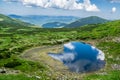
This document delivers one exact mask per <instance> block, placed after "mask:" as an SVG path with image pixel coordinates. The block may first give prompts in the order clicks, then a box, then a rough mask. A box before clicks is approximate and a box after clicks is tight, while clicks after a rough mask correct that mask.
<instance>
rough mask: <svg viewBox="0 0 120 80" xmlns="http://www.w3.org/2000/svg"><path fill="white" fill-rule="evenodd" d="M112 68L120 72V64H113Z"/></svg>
mask: <svg viewBox="0 0 120 80" xmlns="http://www.w3.org/2000/svg"><path fill="white" fill-rule="evenodd" d="M111 66H112V69H114V70H120V64H112V65H111Z"/></svg>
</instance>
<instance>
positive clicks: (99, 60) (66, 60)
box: [48, 42, 105, 73]
mask: <svg viewBox="0 0 120 80" xmlns="http://www.w3.org/2000/svg"><path fill="white" fill-rule="evenodd" d="M48 55H49V56H51V57H52V58H54V59H56V60H59V61H61V62H62V63H63V64H64V65H65V66H67V67H68V68H69V70H70V71H72V72H78V73H83V72H91V71H97V70H99V69H101V68H103V67H104V66H105V61H104V59H105V56H104V53H103V52H102V51H101V50H99V49H97V48H96V47H94V46H92V45H90V44H86V43H84V42H69V43H66V44H64V46H63V51H62V52H60V53H58V54H55V53H48Z"/></svg>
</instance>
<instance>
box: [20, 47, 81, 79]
mask: <svg viewBox="0 0 120 80" xmlns="http://www.w3.org/2000/svg"><path fill="white" fill-rule="evenodd" d="M60 51H62V47H61V46H49V47H36V48H32V49H29V50H26V51H25V52H24V53H23V54H22V55H21V57H22V58H24V59H27V60H32V61H37V62H42V63H43V64H45V65H46V66H48V67H49V69H50V73H51V75H52V76H54V77H58V80H59V78H61V79H62V80H66V79H70V78H71V79H72V80H74V79H77V80H79V79H80V80H81V78H82V75H80V74H78V73H72V72H69V70H68V69H67V67H66V66H64V65H63V64H62V63H61V62H59V61H57V60H55V59H53V58H51V57H50V56H48V54H47V53H48V52H54V53H57V52H60ZM61 79H60V80H61Z"/></svg>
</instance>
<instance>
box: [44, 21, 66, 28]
mask: <svg viewBox="0 0 120 80" xmlns="http://www.w3.org/2000/svg"><path fill="white" fill-rule="evenodd" d="M65 25H67V24H66V23H61V22H51V23H46V24H43V25H42V27H44V28H62V27H64V26H65Z"/></svg>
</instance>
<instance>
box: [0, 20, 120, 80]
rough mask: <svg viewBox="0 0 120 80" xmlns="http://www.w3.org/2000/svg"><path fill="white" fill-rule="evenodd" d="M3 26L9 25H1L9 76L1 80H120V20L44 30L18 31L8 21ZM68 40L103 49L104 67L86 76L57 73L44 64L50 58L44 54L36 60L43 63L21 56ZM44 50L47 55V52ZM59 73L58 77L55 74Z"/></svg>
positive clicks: (2, 58) (1, 52)
mask: <svg viewBox="0 0 120 80" xmlns="http://www.w3.org/2000/svg"><path fill="white" fill-rule="evenodd" d="M0 21H3V19H0ZM4 24H6V25H4V26H3V24H1V23H0V69H2V68H5V69H6V70H8V71H6V73H7V74H2V73H0V80H5V79H6V80H11V79H12V78H14V79H15V80H23V79H24V80H36V79H38V80H39V79H41V80H47V79H48V80H53V79H54V80H56V79H57V78H61V79H63V78H64V79H66V80H68V79H71V80H74V79H78V80H79V79H83V80H97V79H99V80H107V79H109V80H114V79H115V80H119V79H120V76H119V74H120V67H119V66H120V36H119V35H120V20H116V21H112V22H107V23H104V24H92V25H86V26H83V27H80V28H72V29H71V28H61V29H43V28H33V27H24V26H22V25H21V26H19V28H16V27H17V26H16V25H15V24H14V22H13V23H12V22H11V23H9V24H10V25H8V23H7V22H4ZM11 25H12V26H11ZM11 28H12V29H11ZM69 41H84V42H88V43H91V44H93V45H94V46H97V47H98V48H100V49H101V50H102V51H103V52H104V53H105V55H106V66H105V68H103V69H102V70H100V71H96V72H92V73H86V74H85V75H84V74H76V73H71V72H66V70H62V71H60V70H57V71H55V69H54V68H52V69H53V71H52V72H51V69H50V67H51V66H48V65H46V64H45V63H44V62H45V61H49V60H47V58H45V59H43V58H44V57H45V56H44V55H41V56H42V57H40V56H37V58H40V59H43V60H42V61H39V59H38V60H26V59H23V58H22V57H21V56H20V55H21V54H22V53H23V52H24V51H25V50H27V49H30V48H34V47H38V46H39V47H42V48H43V46H44V47H45V46H46V47H47V46H49V47H51V46H53V45H58V44H59V45H62V44H63V43H66V42H69ZM56 48H57V47H56ZM56 50H57V49H56ZM44 51H46V52H45V53H47V49H45V50H44ZM49 51H51V50H49ZM34 52H35V51H34ZM34 52H33V53H34ZM40 53H44V52H40ZM36 54H38V53H35V55H34V54H33V57H34V56H35V57H36ZM35 57H34V58H35ZM29 59H31V58H29ZM50 61H52V60H50ZM53 64H54V63H53ZM54 65H55V64H54ZM60 67H62V66H60ZM12 70H15V71H16V70H18V71H19V72H18V73H11V72H13V71H12ZM56 72H57V73H59V75H57V74H56V75H54V74H55V73H56ZM18 76H19V77H18Z"/></svg>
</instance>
